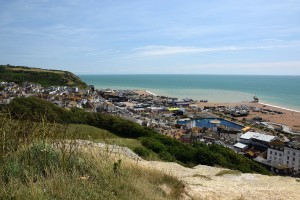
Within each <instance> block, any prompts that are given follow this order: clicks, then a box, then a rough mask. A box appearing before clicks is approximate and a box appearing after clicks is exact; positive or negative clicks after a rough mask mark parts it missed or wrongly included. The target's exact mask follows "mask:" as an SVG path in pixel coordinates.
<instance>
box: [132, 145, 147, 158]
mask: <svg viewBox="0 0 300 200" xmlns="http://www.w3.org/2000/svg"><path fill="white" fill-rule="evenodd" d="M133 151H134V152H135V153H136V154H137V155H139V156H141V157H142V158H148V157H149V155H150V151H149V150H148V149H146V148H144V147H136V148H134V150H133Z"/></svg>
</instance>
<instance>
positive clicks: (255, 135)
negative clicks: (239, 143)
mask: <svg viewBox="0 0 300 200" xmlns="http://www.w3.org/2000/svg"><path fill="white" fill-rule="evenodd" d="M240 138H241V139H245V140H250V139H257V140H260V141H264V142H271V141H272V140H274V139H276V136H273V135H266V134H262V133H256V132H251V131H249V132H247V133H245V134H243V135H241V137H240Z"/></svg>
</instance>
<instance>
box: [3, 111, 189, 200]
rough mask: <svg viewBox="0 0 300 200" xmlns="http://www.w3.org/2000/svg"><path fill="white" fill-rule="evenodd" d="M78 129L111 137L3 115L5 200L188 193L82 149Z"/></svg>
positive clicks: (170, 180) (168, 180)
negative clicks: (77, 135) (78, 138)
mask: <svg viewBox="0 0 300 200" xmlns="http://www.w3.org/2000/svg"><path fill="white" fill-rule="evenodd" d="M72 128H73V130H70V129H72ZM76 128H82V132H83V133H84V134H83V135H86V134H87V133H90V131H94V132H93V133H94V135H95V137H96V136H97V137H98V135H101V134H109V133H107V132H106V131H103V130H101V129H99V130H98V129H93V128H91V127H89V126H77V125H76V126H70V127H69V129H68V127H66V126H65V125H61V124H55V123H46V122H40V123H33V122H32V121H29V120H27V121H19V120H12V119H11V118H9V116H2V115H0V146H1V148H0V166H1V168H0V199H33V200H35V199H58V200H59V199H105V200H106V199H112V200H113V199H126V200H127V199H128V200H129V199H130V200H131V199H132V200H138V199H145V200H147V199H149V200H150V199H153V200H154V199H179V198H180V195H181V194H182V193H183V192H184V185H183V183H182V182H181V181H179V180H178V179H176V178H174V177H172V176H170V175H167V174H164V173H162V172H159V171H156V170H153V169H148V168H143V167H141V166H139V165H138V164H137V163H136V162H133V161H132V162H130V161H126V160H120V159H119V158H117V157H113V155H111V154H109V153H108V152H106V151H99V150H98V149H95V148H93V147H85V148H81V146H78V145H79V144H78V143H76V142H75V140H74V139H77V138H76V137H75V136H76V135H74V134H73V133H72V131H74V130H77V129H76ZM110 136H111V138H110V139H118V138H116V137H114V136H113V135H110ZM97 137H96V138H97ZM99 137H100V136H99ZM100 138H101V137H100ZM66 139H68V140H66ZM129 141H130V142H129V143H131V145H132V146H136V145H138V143H137V142H138V141H134V140H129ZM125 144H128V141H126V142H125ZM139 145H140V144H139ZM118 159H119V160H118Z"/></svg>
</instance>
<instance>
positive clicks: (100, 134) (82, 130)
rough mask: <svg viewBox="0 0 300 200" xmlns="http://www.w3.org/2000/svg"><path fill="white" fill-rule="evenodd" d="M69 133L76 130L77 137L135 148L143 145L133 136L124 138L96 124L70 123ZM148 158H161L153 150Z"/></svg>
mask: <svg viewBox="0 0 300 200" xmlns="http://www.w3.org/2000/svg"><path fill="white" fill-rule="evenodd" d="M68 132H69V133H70V134H69V135H72V134H71V133H73V132H76V133H78V135H77V136H76V139H82V140H89V141H93V142H102V143H106V144H115V145H118V146H122V147H128V148H129V149H131V150H133V151H134V149H135V148H137V147H143V145H142V144H141V142H140V141H139V140H137V139H133V138H123V137H119V136H117V135H115V134H113V133H111V132H109V131H107V130H104V129H101V128H97V127H94V126H89V125H84V124H70V125H68ZM144 159H147V160H156V161H157V160H159V161H160V160H161V159H160V158H159V156H158V155H157V154H156V153H154V152H153V151H151V150H149V155H148V156H147V157H144Z"/></svg>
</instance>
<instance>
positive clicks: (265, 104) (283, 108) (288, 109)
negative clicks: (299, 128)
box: [258, 102, 300, 113]
mask: <svg viewBox="0 0 300 200" xmlns="http://www.w3.org/2000/svg"><path fill="white" fill-rule="evenodd" d="M258 103H259V104H261V105H264V106H270V107H273V108H279V109H282V110H287V111H292V112H297V113H300V111H299V110H294V109H290V108H285V107H281V106H275V105H272V104H267V103H262V102H258Z"/></svg>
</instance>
